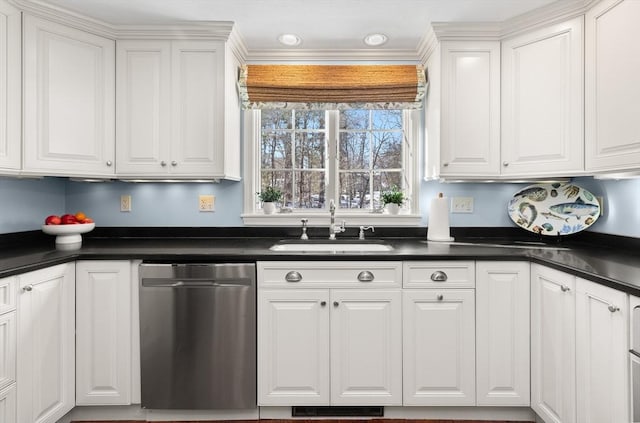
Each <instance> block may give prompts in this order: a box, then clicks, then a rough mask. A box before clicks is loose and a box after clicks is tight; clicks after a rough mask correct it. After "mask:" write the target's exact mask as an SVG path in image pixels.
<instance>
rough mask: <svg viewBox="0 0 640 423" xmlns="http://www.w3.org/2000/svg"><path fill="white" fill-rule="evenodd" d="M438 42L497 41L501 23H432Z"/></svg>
mask: <svg viewBox="0 0 640 423" xmlns="http://www.w3.org/2000/svg"><path fill="white" fill-rule="evenodd" d="M431 26H432V28H433V32H434V33H435V35H436V37H437V38H438V41H456V40H470V39H473V40H482V41H499V40H500V35H501V31H502V23H501V22H432V23H431Z"/></svg>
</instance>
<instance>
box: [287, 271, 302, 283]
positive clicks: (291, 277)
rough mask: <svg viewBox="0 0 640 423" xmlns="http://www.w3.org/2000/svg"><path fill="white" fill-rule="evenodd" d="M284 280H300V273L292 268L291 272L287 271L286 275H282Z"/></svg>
mask: <svg viewBox="0 0 640 423" xmlns="http://www.w3.org/2000/svg"><path fill="white" fill-rule="evenodd" d="M284 280H285V281H287V282H300V281H301V280H302V275H301V274H300V272H296V271H295V270H292V271H291V272H289V273H287V275H286V276H285V277H284Z"/></svg>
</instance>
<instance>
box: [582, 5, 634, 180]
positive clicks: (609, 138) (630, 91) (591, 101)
mask: <svg viewBox="0 0 640 423" xmlns="http://www.w3.org/2000/svg"><path fill="white" fill-rule="evenodd" d="M639 21H640V2H638V1H636V0H602V1H601V2H599V3H597V4H596V5H595V6H594V7H593V8H592V9H591V10H589V11H588V12H587V15H586V36H585V121H586V126H585V131H586V132H585V147H586V150H585V152H586V163H585V165H586V170H587V171H590V172H603V171H625V170H638V169H640V119H638V111H639V110H640V44H638V40H639V39H640V26H639V25H638V22H639Z"/></svg>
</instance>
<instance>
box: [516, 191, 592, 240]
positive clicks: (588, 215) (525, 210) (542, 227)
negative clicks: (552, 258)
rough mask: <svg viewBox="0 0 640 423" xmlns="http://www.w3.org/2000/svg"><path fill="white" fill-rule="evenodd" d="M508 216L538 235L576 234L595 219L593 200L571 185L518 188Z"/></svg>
mask: <svg viewBox="0 0 640 423" xmlns="http://www.w3.org/2000/svg"><path fill="white" fill-rule="evenodd" d="M508 211H509V217H510V218H511V220H513V221H514V222H515V224H516V225H518V226H520V227H521V228H523V229H526V230H528V231H530V232H534V233H537V234H541V235H549V236H558V235H570V234H574V233H576V232H580V231H582V230H584V229H586V228H588V227H589V226H591V225H593V223H594V222H595V221H596V220H598V217H599V216H600V204H599V203H598V200H597V199H596V197H595V196H594V195H593V194H592V193H590V192H589V191H587V190H586V189H584V188H581V187H579V186H577V185H575V184H572V183H571V182H569V183H565V184H561V183H554V184H536V185H530V186H528V187H526V188H523V189H521V190H520V191H518V192H516V193H515V194H514V195H513V198H512V199H511V201H509V207H508Z"/></svg>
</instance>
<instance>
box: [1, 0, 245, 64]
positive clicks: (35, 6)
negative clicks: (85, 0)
mask: <svg viewBox="0 0 640 423" xmlns="http://www.w3.org/2000/svg"><path fill="white" fill-rule="evenodd" d="M9 2H10V3H11V4H13V5H14V6H15V7H17V8H18V9H20V10H21V11H23V12H25V13H28V14H30V15H34V16H37V17H41V18H45V19H48V20H51V21H54V22H57V23H61V24H63V25H67V26H71V27H73V28H76V29H80V30H83V31H86V32H89V33H92V34H95V35H99V36H102V37H105V38H110V39H113V40H118V39H125V38H136V39H150V40H153V39H167V38H171V39H187V38H188V39H192V40H193V39H206V40H218V41H225V42H226V41H230V46H231V49H232V51H233V52H234V54H236V55H237V56H238V57H240V58H245V57H246V56H247V48H246V46H245V44H244V41H243V39H242V37H241V35H240V34H239V32H238V30H237V29H235V28H234V22H231V21H198V22H193V21H173V22H167V23H162V24H153V25H115V24H110V23H107V22H104V21H100V20H97V19H93V18H90V17H87V16H84V15H80V14H78V13H75V12H72V11H70V10H67V9H63V8H60V7H57V6H53V5H51V4H49V3H46V2H43V1H41V0H9Z"/></svg>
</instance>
